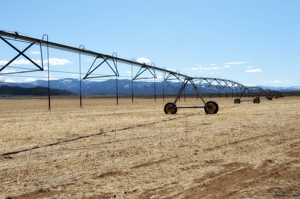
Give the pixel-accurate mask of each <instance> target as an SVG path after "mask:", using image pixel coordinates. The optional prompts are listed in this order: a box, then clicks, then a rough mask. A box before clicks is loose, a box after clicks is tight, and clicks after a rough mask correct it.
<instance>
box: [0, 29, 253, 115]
mask: <svg viewBox="0 0 300 199" xmlns="http://www.w3.org/2000/svg"><path fill="white" fill-rule="evenodd" d="M0 39H1V40H2V41H3V42H4V43H6V44H7V45H8V46H10V47H11V48H12V49H14V50H15V51H16V52H17V55H16V56H15V57H13V58H12V59H11V60H10V61H8V62H7V63H4V64H2V65H0V75H9V74H16V73H27V72H36V71H44V69H45V67H44V63H43V61H41V62H37V61H36V60H34V59H30V58H29V57H28V56H27V55H26V54H25V52H26V51H28V49H30V48H31V47H32V46H33V45H38V46H39V48H40V54H41V60H44V59H43V48H46V54H47V55H46V56H47V60H48V61H47V64H48V66H47V71H48V101H49V109H50V81H49V80H50V75H49V71H50V69H49V48H54V49H59V50H63V51H69V52H73V53H78V54H79V60H80V61H79V74H80V107H81V106H82V97H81V90H82V89H81V81H82V80H85V79H90V78H103V77H113V76H114V77H119V72H118V67H117V63H122V64H128V65H131V66H136V67H139V70H138V72H137V73H136V75H135V76H134V77H133V76H132V81H133V80H138V79H143V78H142V77H141V75H142V74H143V73H144V72H148V73H150V74H151V76H152V77H151V78H154V79H155V78H157V75H156V71H159V72H162V73H163V74H164V82H167V83H168V84H169V85H170V86H171V87H173V86H172V84H170V81H172V80H175V81H179V82H180V83H181V86H180V88H179V89H176V88H175V87H173V88H174V89H175V90H177V95H176V97H175V100H174V101H173V102H168V103H167V104H166V105H165V106H164V112H165V113H166V114H175V113H176V112H177V109H179V108H203V109H204V111H205V112H206V113H207V114H215V113H217V112H218V110H219V106H218V104H217V103H216V102H214V101H208V102H205V100H204V99H203V97H202V95H201V93H200V91H199V88H198V87H197V85H196V83H195V82H196V81H198V83H202V82H205V83H206V84H208V85H209V86H211V85H213V84H216V85H215V86H216V87H219V88H222V89H223V88H226V89H227V88H231V89H242V88H243V89H244V92H245V90H247V89H249V88H247V87H245V86H243V85H242V84H239V83H237V82H234V81H231V80H225V79H218V78H203V77H190V76H187V75H185V74H181V73H179V72H178V71H177V72H174V71H170V70H167V69H166V68H159V67H156V66H155V65H153V64H152V65H148V64H145V63H140V62H136V61H135V60H128V59H123V58H119V57H117V54H116V53H114V54H113V55H112V56H111V55H107V54H102V53H99V52H95V51H91V50H87V49H85V48H84V46H83V45H81V46H79V47H72V46H68V45H64V44H61V43H56V42H51V41H49V40H48V35H46V34H45V35H43V37H42V39H38V38H34V37H30V36H27V35H24V34H20V33H18V32H9V31H2V30H0ZM11 40H12V41H16V42H22V43H26V44H28V46H27V47H26V48H24V49H23V50H19V49H18V48H17V47H16V46H15V45H13V44H12V42H10V41H11ZM81 55H86V56H90V57H94V61H93V63H92V65H91V66H90V68H89V70H88V72H87V73H86V74H85V76H84V77H83V78H81V58H80V57H81ZM20 56H23V57H24V58H25V59H26V60H27V61H29V62H30V63H31V64H33V65H34V66H35V69H30V70H25V71H10V72H5V73H4V72H3V71H4V69H6V68H7V67H9V66H10V65H11V64H12V63H13V62H14V61H16V60H17V58H19V57H20ZM99 60H100V62H99ZM102 64H107V65H108V66H109V68H110V69H111V71H112V72H113V74H112V75H97V74H95V73H94V72H95V71H96V70H97V69H98V68H99V67H100V66H101V65H102ZM116 79H117V78H116ZM186 87H190V88H191V89H192V90H194V91H195V93H196V94H197V98H198V97H199V98H200V99H201V100H202V102H203V105H202V106H177V105H176V103H177V101H178V100H179V99H180V96H181V94H182V93H183V92H184V90H185V88H186ZM200 89H201V88H200ZM244 92H243V93H242V95H243V94H244ZM242 95H241V97H242ZM236 100H237V99H236ZM239 102H240V99H239ZM235 103H236V101H235Z"/></svg>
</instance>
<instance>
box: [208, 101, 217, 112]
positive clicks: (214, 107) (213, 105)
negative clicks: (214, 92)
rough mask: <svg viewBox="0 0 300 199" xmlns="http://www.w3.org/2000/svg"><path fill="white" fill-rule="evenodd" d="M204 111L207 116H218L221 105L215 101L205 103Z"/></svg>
mask: <svg viewBox="0 0 300 199" xmlns="http://www.w3.org/2000/svg"><path fill="white" fill-rule="evenodd" d="M204 111H205V113H206V114H216V113H217V112H218V111H219V105H218V104H217V103H216V102H214V101H208V102H206V103H205V108H204Z"/></svg>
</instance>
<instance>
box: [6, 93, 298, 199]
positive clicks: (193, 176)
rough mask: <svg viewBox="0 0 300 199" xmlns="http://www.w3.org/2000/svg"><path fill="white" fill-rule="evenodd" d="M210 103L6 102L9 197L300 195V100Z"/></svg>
mask: <svg viewBox="0 0 300 199" xmlns="http://www.w3.org/2000/svg"><path fill="white" fill-rule="evenodd" d="M205 100H206V101H209V100H213V101H216V102H217V103H218V104H219V108H220V109H219V112H218V113H217V114H213V115H206V114H205V112H204V110H203V109H178V112H177V114H174V115H169V114H168V115H167V114H165V113H164V111H163V107H164V105H165V104H166V103H167V102H169V101H173V98H172V99H165V101H163V100H162V99H157V100H156V102H155V101H154V99H135V101H134V103H132V102H131V99H119V105H118V106H117V105H116V100H115V99H99V98H98V99H96V98H94V99H83V107H82V108H79V99H52V101H51V107H52V108H51V111H48V104H47V103H48V102H47V99H0V198H6V199H35V198H72V199H75V198H78V199H98V198H99V199H101V198H103V199H104V198H128V199H134V198H145V199H146V198H147V199H148V198H149V199H150V198H155V199H162V198H165V199H166V198H169V199H173V198H184V199H196V198H201V199H202V198H213V199H229V198H263V199H270V198H284V199H285V198H289V199H291V198H300V111H299V110H300V98H299V97H284V98H280V99H273V100H272V101H268V100H266V99H261V103H260V104H254V103H252V102H251V101H250V99H249V101H247V100H248V99H245V98H243V99H242V103H241V104H234V103H233V100H234V99H233V98H215V99H207V98H206V99H205ZM245 100H246V101H245ZM177 105H193V106H195V105H203V103H202V102H201V101H200V100H199V101H197V100H196V99H194V98H188V99H186V100H185V101H184V100H183V99H181V100H180V101H179V102H178V103H177Z"/></svg>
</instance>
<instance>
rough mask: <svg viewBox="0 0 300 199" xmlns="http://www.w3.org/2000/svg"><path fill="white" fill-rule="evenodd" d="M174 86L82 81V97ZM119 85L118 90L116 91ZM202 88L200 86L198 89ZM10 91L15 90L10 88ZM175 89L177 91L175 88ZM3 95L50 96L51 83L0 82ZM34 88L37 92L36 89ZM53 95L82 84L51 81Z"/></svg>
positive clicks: (205, 86)
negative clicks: (84, 95) (48, 94)
mask: <svg viewBox="0 0 300 199" xmlns="http://www.w3.org/2000/svg"><path fill="white" fill-rule="evenodd" d="M170 84H171V86H170V85H169V84H168V83H166V82H161V81H160V82H155V84H154V81H131V80H127V79H118V80H116V79H109V80H105V81H90V80H83V81H81V88H82V89H81V91H82V94H87V95H99V94H101V95H113V94H115V93H116V89H118V93H119V94H131V93H132V85H133V93H134V94H153V93H154V91H155V93H156V94H162V93H165V94H175V93H177V91H176V90H175V89H174V88H176V89H179V87H180V86H181V84H180V83H178V82H171V83H170ZM116 85H118V87H117V88H116ZM198 86H199V85H198ZM9 87H14V88H13V89H12V88H9ZM173 87H174V88H173ZM260 87H261V88H263V89H270V90H276V91H279V92H300V86H297V87H266V86H260ZM0 88H1V89H0V95H1V94H2V95H3V94H5V93H6V94H9V95H25V94H26V95H47V93H48V89H47V88H48V81H45V80H37V81H33V82H0ZM33 88H35V89H33ZM50 88H51V95H72V94H79V93H80V81H79V80H78V79H70V78H68V79H59V80H51V81H50ZM199 90H200V91H201V93H209V92H211V93H217V92H221V93H225V92H226V90H227V92H231V89H230V88H228V89H226V88H224V89H220V88H216V87H214V86H211V87H209V86H208V84H201V85H200V87H199ZM185 93H187V94H188V93H194V91H193V89H192V88H191V86H188V87H186V90H185Z"/></svg>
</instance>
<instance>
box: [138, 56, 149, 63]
mask: <svg viewBox="0 0 300 199" xmlns="http://www.w3.org/2000/svg"><path fill="white" fill-rule="evenodd" d="M137 62H140V63H145V64H147V63H149V62H150V60H149V59H147V58H145V57H140V58H138V59H137Z"/></svg>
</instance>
